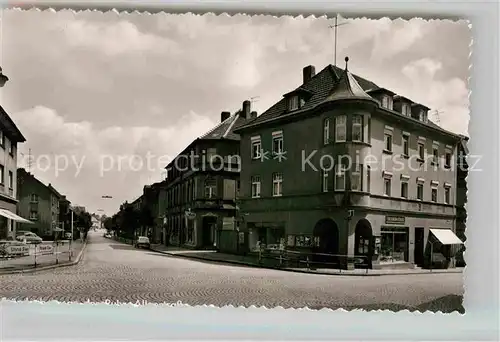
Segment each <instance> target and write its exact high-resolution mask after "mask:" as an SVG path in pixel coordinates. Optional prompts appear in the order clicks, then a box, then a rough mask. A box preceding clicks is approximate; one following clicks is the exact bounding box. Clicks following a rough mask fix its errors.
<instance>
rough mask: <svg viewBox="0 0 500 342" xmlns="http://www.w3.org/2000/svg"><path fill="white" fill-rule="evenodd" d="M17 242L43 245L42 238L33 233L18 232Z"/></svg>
mask: <svg viewBox="0 0 500 342" xmlns="http://www.w3.org/2000/svg"><path fill="white" fill-rule="evenodd" d="M16 240H17V241H23V242H24V241H26V243H41V242H42V238H41V237H39V236H38V235H36V234H35V233H32V232H18V235H17V236H16Z"/></svg>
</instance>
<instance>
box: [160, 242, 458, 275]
mask: <svg viewBox="0 0 500 342" xmlns="http://www.w3.org/2000/svg"><path fill="white" fill-rule="evenodd" d="M151 250H152V251H154V252H158V253H162V254H167V255H171V256H176V257H182V258H189V259H196V260H203V261H210V262H217V263H226V264H233V265H242V266H249V267H259V268H269V269H276V270H280V271H289V272H298V273H310V274H322V275H342V276H383V275H412V274H439V273H462V272H463V268H450V269H443V270H428V269H422V268H414V269H380V270H372V269H368V270H367V269H354V270H338V269H315V270H310V269H307V268H305V267H304V268H293V267H279V266H277V265H276V264H277V261H274V262H266V261H265V260H264V261H263V263H261V264H259V261H258V258H257V257H255V256H250V255H246V256H245V255H234V254H225V253H218V252H216V251H206V250H191V249H185V248H181V247H173V246H172V247H166V246H164V245H151Z"/></svg>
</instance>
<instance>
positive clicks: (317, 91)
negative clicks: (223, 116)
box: [238, 64, 379, 128]
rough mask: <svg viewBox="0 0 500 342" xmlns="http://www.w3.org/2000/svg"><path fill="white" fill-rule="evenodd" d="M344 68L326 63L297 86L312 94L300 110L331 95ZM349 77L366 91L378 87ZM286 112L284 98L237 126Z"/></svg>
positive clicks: (304, 109)
mask: <svg viewBox="0 0 500 342" xmlns="http://www.w3.org/2000/svg"><path fill="white" fill-rule="evenodd" d="M343 73H344V70H342V69H340V68H338V67H336V66H333V65H331V64H330V65H327V66H326V67H325V68H324V69H323V70H321V71H320V72H319V73H317V74H316V75H314V76H313V77H312V78H311V80H310V81H309V82H307V83H306V84H303V85H301V86H299V87H297V88H296V89H295V90H299V89H304V90H306V91H308V92H310V93H312V96H311V98H310V99H308V101H307V102H306V103H305V104H304V106H303V107H302V108H301V110H300V111H301V112H302V111H307V110H309V109H312V108H314V107H315V106H317V105H318V104H320V103H321V102H323V101H324V100H325V99H326V98H327V97H328V96H329V95H331V92H332V89H334V87H335V86H336V85H337V83H339V80H340V79H341V76H342V74H343ZM351 78H352V79H354V80H355V81H356V83H357V84H358V85H359V87H360V88H361V89H362V90H363V91H364V92H366V91H367V90H374V89H378V88H379V86H378V85H376V84H375V83H373V82H371V81H368V80H366V79H364V78H362V77H360V76H357V75H351ZM284 113H287V102H286V99H285V98H282V99H281V100H280V101H278V102H277V103H275V104H274V105H273V106H272V107H271V108H269V109H268V110H266V111H265V112H264V113H262V114H261V115H259V116H258V117H257V118H254V119H251V120H249V121H248V122H247V123H245V124H244V125H243V124H242V125H239V126H238V128H241V127H243V126H247V125H254V124H259V123H261V122H264V121H269V120H272V119H274V118H277V117H279V116H280V115H282V114H284Z"/></svg>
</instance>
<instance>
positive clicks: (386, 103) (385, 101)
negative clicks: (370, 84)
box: [382, 95, 392, 110]
mask: <svg viewBox="0 0 500 342" xmlns="http://www.w3.org/2000/svg"><path fill="white" fill-rule="evenodd" d="M382 107H384V108H386V109H390V110H392V97H390V96H387V95H384V96H382Z"/></svg>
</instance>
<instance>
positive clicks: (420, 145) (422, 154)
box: [418, 143, 425, 160]
mask: <svg viewBox="0 0 500 342" xmlns="http://www.w3.org/2000/svg"><path fill="white" fill-rule="evenodd" d="M418 158H419V159H420V160H424V159H425V147H424V144H423V143H418Z"/></svg>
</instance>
